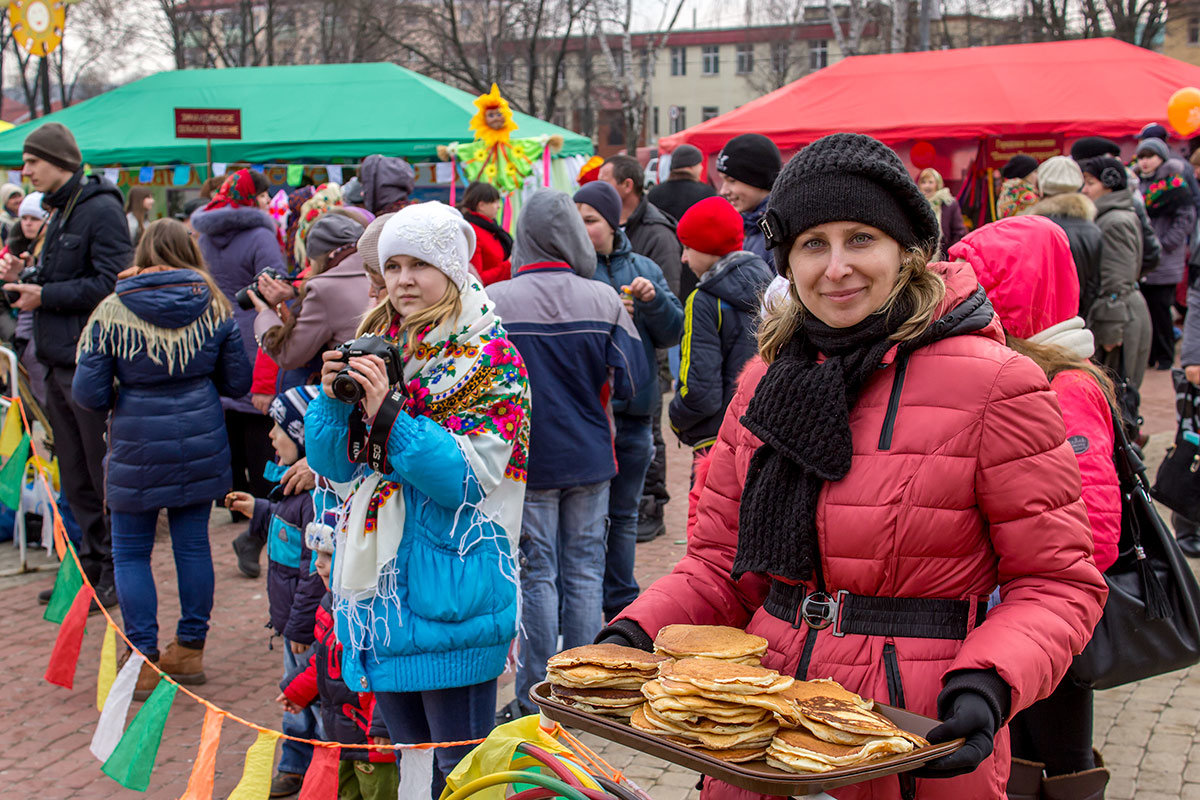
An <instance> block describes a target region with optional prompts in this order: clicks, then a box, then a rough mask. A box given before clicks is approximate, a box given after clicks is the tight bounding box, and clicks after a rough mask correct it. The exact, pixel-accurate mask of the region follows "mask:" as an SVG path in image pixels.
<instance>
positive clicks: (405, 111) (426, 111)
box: [0, 64, 592, 167]
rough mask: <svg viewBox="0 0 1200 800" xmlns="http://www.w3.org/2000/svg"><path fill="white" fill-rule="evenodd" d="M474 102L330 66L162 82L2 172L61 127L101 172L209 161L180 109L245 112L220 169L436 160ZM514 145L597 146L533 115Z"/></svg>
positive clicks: (382, 69) (99, 100) (411, 75)
mask: <svg viewBox="0 0 1200 800" xmlns="http://www.w3.org/2000/svg"><path fill="white" fill-rule="evenodd" d="M474 99H475V98H474V96H473V95H471V94H469V93H468V92H464V91H461V90H459V89H455V88H453V87H451V86H447V85H446V84H444V83H441V82H439V81H436V80H434V79H432V78H428V77H426V76H424V75H420V74H418V73H416V72H412V71H411V70H407V69H404V68H403V67H399V66H397V65H395V64H324V65H313V66H291V67H239V68H233V69H196V70H177V71H173V72H160V73H158V74H157V75H151V76H149V77H147V78H143V79H141V80H139V81H134V82H133V83H130V84H127V85H125V86H122V87H120V88H119V89H114V90H112V91H111V92H106V93H104V94H102V95H98V96H96V97H93V98H91V99H89V100H85V101H84V102H82V103H79V104H78V105H74V106H71V107H69V108H65V109H63V110H61V111H58V112H55V113H53V114H50V115H48V116H45V117H42V118H40V119H36V120H33V121H31V122H28V123H26V124H24V125H20V126H18V127H16V128H13V129H12V130H10V131H5V132H4V133H0V165H4V166H9V167H16V166H19V165H20V164H21V146H22V144H23V142H24V141H25V137H26V136H28V135H29V133H30V131H32V130H34V129H35V128H37V127H38V126H39V125H44V124H45V123H47V122H61V123H62V124H63V125H66V126H67V127H68V128H70V129H71V131H72V132H73V133H74V134H75V138H76V140H77V141H78V142H79V148H80V150H81V151H82V152H83V157H84V160H85V161H86V162H87V163H89V164H91V165H92V166H94V167H105V166H116V165H121V166H136V165H166V164H173V163H174V164H201V163H204V161H205V158H206V154H205V140H203V139H176V138H175V114H174V109H176V108H237V109H241V115H242V138H241V139H239V140H221V139H214V140H212V158H213V160H214V161H217V162H233V161H249V162H251V163H266V162H272V163H279V162H289V161H290V162H297V163H310V164H311V163H318V164H329V163H337V162H339V161H359V160H361V159H362V158H364V157H366V156H368V155H371V154H372V153H382V154H384V155H388V156H402V157H404V158H406V159H408V160H409V161H436V160H437V146H438V145H440V144H447V143H449V142H453V141H463V142H465V141H470V140H471V139H472V133H471V130H470V129H469V128H468V127H467V122H468V120H469V119H470V118H471V117H472V116H473V115H474V114H475V111H476V108H475V106H474V104H473V102H472V101H473V100H474ZM515 119H516V122H517V125H518V126H519V128H518V130H517V131H516V133H515V134H514V137H533V136H541V135H554V134H558V135H560V136H562V137H563V149H562V152H561V153H559V155H561V156H570V155H590V154H591V152H592V143H591V140H590V139H588V138H587V137H585V136H580V135H579V134H577V133H573V132H571V131H569V130H566V129H565V128H560V127H558V126H557V125H551V124H550V123H548V122H543V121H542V120H539V119H536V118H534V117H531V116H528V115H526V114H516V115H515Z"/></svg>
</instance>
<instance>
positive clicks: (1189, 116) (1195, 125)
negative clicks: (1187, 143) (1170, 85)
mask: <svg viewBox="0 0 1200 800" xmlns="http://www.w3.org/2000/svg"><path fill="white" fill-rule="evenodd" d="M1167 122H1170V123H1171V127H1172V128H1174V129H1175V130H1177V131H1179V135H1180V136H1191V135H1192V133H1194V132H1195V131H1196V130H1198V129H1200V89H1197V88H1196V87H1194V86H1189V87H1187V88H1186V89H1180V90H1179V91H1178V92H1176V93H1175V94H1173V95H1171V99H1170V100H1168V101H1167Z"/></svg>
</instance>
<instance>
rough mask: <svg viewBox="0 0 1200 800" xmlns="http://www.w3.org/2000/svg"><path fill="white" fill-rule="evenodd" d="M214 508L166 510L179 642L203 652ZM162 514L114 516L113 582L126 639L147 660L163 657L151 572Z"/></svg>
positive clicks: (210, 587)
mask: <svg viewBox="0 0 1200 800" xmlns="http://www.w3.org/2000/svg"><path fill="white" fill-rule="evenodd" d="M210 508H211V503H197V504H195V505H191V506H181V507H179V508H169V509H167V517H168V519H169V521H170V523H171V549H172V550H173V551H174V553H175V580H176V582H177V584H178V586H179V613H180V616H179V625H178V626H177V627H176V629H175V635H176V637H177V638H178V639H179V641H181V642H183V643H185V644H188V645H192V646H203V644H204V639H205V637H206V636H207V634H208V618H209V616H210V615H211V614H212V606H213V565H212V551H211V550H210V549H209V546H208V514H209V509H210ZM157 526H158V509H155V510H153V511H139V512H135V513H127V512H120V511H114V512H113V514H112V555H113V577H114V579H115V581H116V585H117V601H118V602H119V603H120V604H121V615H122V616H123V617H124V618H125V635H127V636H128V637H129V641H131V642H133V644H134V646H135V647H137V649H138V650H141V651H142V652H143V653H145V654H147V656H156V655H157V654H158V593H157V591H156V590H155V588H154V574H153V573H152V572H151V571H150V553H151V552H152V551H153V550H154V531H155V528H156V527H157Z"/></svg>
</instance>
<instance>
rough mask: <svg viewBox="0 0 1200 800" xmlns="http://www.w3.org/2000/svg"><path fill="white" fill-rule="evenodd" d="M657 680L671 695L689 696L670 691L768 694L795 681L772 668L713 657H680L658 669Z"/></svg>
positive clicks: (778, 690) (681, 692) (682, 692)
mask: <svg viewBox="0 0 1200 800" xmlns="http://www.w3.org/2000/svg"><path fill="white" fill-rule="evenodd" d="M659 677H660V678H662V679H663V688H665V689H666V690H667V691H668V692H669V693H671V694H685V693H691V692H684V691H678V690H677V691H672V689H671V686H672V685H675V686H677V687H679V686H680V685H682V686H692V687H695V689H696V690H700V691H702V692H705V693H708V692H720V693H728V694H734V695H753V694H769V693H772V692H780V691H782V690H784V689H786V688H787V687H789V686H791V685H792V684H793V683H795V681H796V679H795V678H792V677H791V676H788V675H780V674H779V673H778V672H776V671H775V670H773V669H766V668H764V667H756V666H752V665H749V664H734V663H731V662H729V661H721V660H719V659H715V658H683V659H680V660H678V661H674V662H671V663H667V664H663V665H662V667H661V668H660V669H659ZM680 688H682V687H680ZM722 699H723V698H722Z"/></svg>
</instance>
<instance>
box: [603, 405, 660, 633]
mask: <svg viewBox="0 0 1200 800" xmlns="http://www.w3.org/2000/svg"><path fill="white" fill-rule="evenodd" d="M614 418H615V422H616V427H617V435H616V439H615V441H614V445H615V448H616V451H617V477H615V478H613V479H612V484H611V485H610V487H609V493H608V558H607V559H606V563H605V565H604V618H605V619H612V618H613V617H614V616H616V615H617V614H618V613H620V612H621V610H622V609H624V608H625V606H627V605H629V604H630V603H632V602H633V601H634V600H636V599H637V596H638V585H637V580H636V579H635V578H634V577H633V562H634V557H635V555H636V551H637V523H638V504H639V503H641V501H642V485H643V484H644V483H645V482H646V469H647V468H648V467H649V466H650V460H651V459H652V458H654V436H653V434H652V433H651V430H650V418H649V417H630V416H626V415H624V414H616V415H614Z"/></svg>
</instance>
